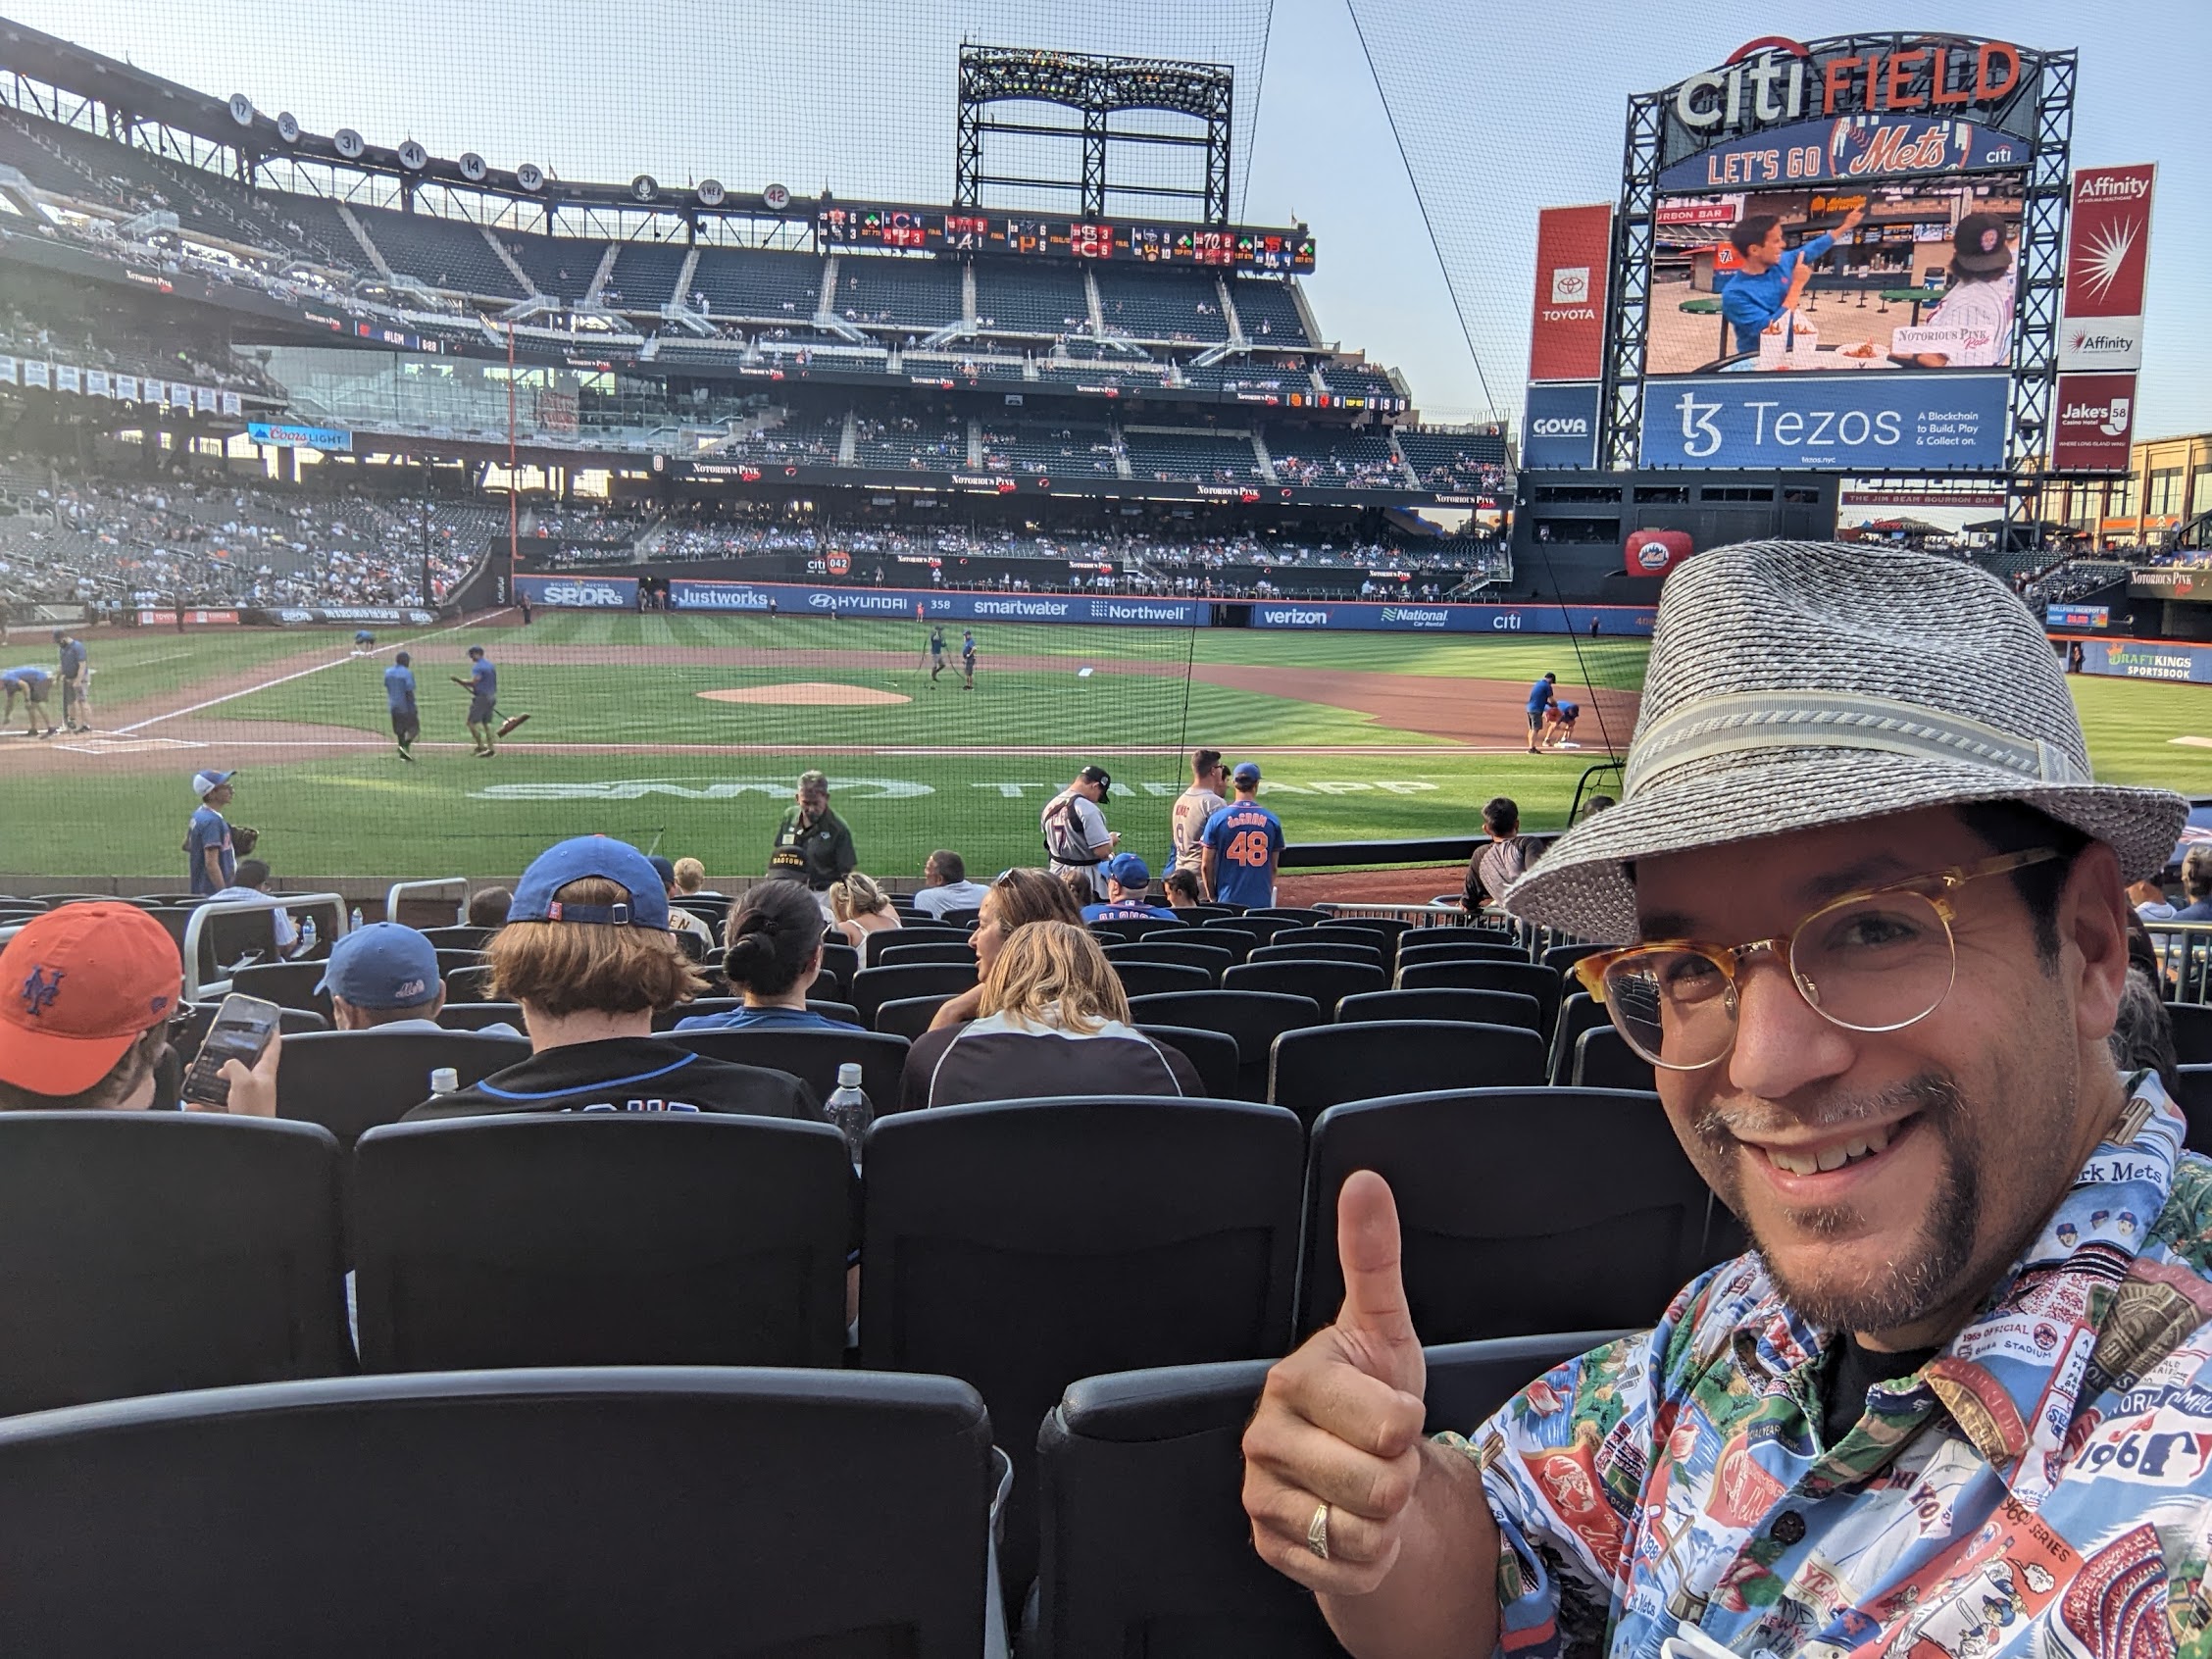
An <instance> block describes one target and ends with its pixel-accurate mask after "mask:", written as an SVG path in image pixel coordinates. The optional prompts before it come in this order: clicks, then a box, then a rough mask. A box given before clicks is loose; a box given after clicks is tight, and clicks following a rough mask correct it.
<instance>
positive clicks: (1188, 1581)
mask: <svg viewBox="0 0 2212 1659" xmlns="http://www.w3.org/2000/svg"><path fill="white" fill-rule="evenodd" d="M1613 1334H1615V1332H1574V1333H1571V1334H1564V1335H1545V1336H1517V1337H1507V1338H1504V1339H1501V1340H1498V1341H1493V1342H1457V1343H1447V1344H1444V1345H1441V1346H1437V1347H1433V1348H1429V1349H1427V1350H1426V1351H1425V1355H1424V1357H1425V1358H1426V1359H1427V1361H1428V1370H1429V1388H1428V1395H1427V1399H1428V1405H1429V1429H1430V1432H1431V1433H1438V1432H1441V1431H1443V1430H1446V1429H1455V1430H1458V1431H1459V1432H1460V1433H1469V1432H1471V1431H1472V1430H1473V1429H1474V1428H1475V1427H1476V1425H1478V1424H1480V1423H1482V1422H1483V1420H1484V1419H1486V1418H1487V1417H1489V1416H1490V1414H1491V1413H1493V1412H1494V1411H1496V1410H1497V1408H1498V1407H1499V1406H1501V1405H1503V1404H1504V1403H1505V1401H1506V1400H1508V1399H1510V1398H1511V1397H1512V1396H1513V1395H1514V1394H1516V1393H1518V1392H1519V1391H1520V1390H1521V1389H1522V1388H1523V1387H1525V1386H1527V1385H1528V1384H1529V1383H1531V1382H1533V1381H1534V1380H1535V1379H1536V1378H1538V1377H1540V1376H1542V1375H1543V1373H1544V1372H1546V1371H1547V1370H1549V1369H1550V1368H1551V1367H1552V1366H1554V1365H1556V1364H1558V1363H1559V1362H1560V1361H1561V1360H1564V1359H1569V1358H1572V1357H1573V1356H1574V1355H1576V1354H1579V1353H1584V1352H1586V1351H1588V1350H1589V1349H1590V1348H1593V1347H1595V1346H1597V1345H1598V1344H1599V1343H1600V1342H1603V1341H1605V1340H1607V1339H1608V1338H1609V1337H1611V1336H1612V1335H1613ZM1272 1363H1273V1362H1272V1361H1269V1360H1236V1361H1230V1362H1227V1363H1223V1364H1216V1365H1182V1366H1168V1367H1162V1368H1160V1369H1158V1370H1153V1371H1129V1372H1122V1373H1119V1374H1117V1375H1112V1376H1106V1377H1089V1378H1084V1379H1083V1380H1081V1382H1078V1383H1071V1384H1069V1386H1068V1389H1067V1392H1066V1393H1065V1394H1064V1395H1063V1396H1062V1397H1061V1400H1060V1403H1059V1405H1058V1406H1057V1407H1055V1408H1054V1409H1053V1411H1052V1412H1051V1413H1050V1414H1049V1415H1048V1416H1047V1417H1046V1418H1045V1420H1044V1424H1043V1427H1042V1428H1041V1430H1040V1431H1039V1433H1038V1434H1037V1494H1038V1510H1039V1544H1040V1549H1039V1558H1038V1573H1037V1596H1036V1603H1035V1617H1034V1620H1033V1624H1032V1626H1031V1628H1027V1629H1025V1631H1024V1636H1025V1642H1024V1651H1025V1652H1027V1653H1035V1654H1048V1655H1050V1659H1129V1656H1130V1655H1131V1654H1142V1655H1144V1656H1145V1659H1342V1654H1343V1649H1342V1648H1341V1647H1339V1646H1338V1645H1337V1644H1336V1640H1335V1638H1334V1637H1333V1636H1332V1634H1330V1631H1329V1627H1328V1625H1327V1624H1325V1623H1324V1622H1323V1620H1322V1617H1321V1614H1320V1612H1319V1610H1318V1609H1317V1608H1316V1607H1315V1605H1314V1599H1313V1597H1312V1596H1311V1595H1310V1594H1309V1593H1307V1592H1306V1591H1305V1590H1303V1589H1300V1588H1299V1587H1298V1586H1297V1585H1296V1584H1292V1583H1291V1582H1290V1581H1289V1580H1288V1579H1285V1578H1284V1577H1283V1576H1282V1574H1280V1573H1278V1572H1277V1571H1275V1569H1274V1568H1272V1567H1270V1566H1269V1565H1268V1564H1267V1563H1266V1562H1264V1561H1262V1560H1261V1559H1260V1557H1259V1555H1258V1554H1257V1553H1256V1552H1255V1551H1254V1550H1253V1548H1252V1536H1251V1528H1250V1523H1249V1522H1248V1521H1247V1520H1246V1519H1245V1515H1244V1505H1243V1498H1242V1487H1243V1479H1244V1461H1243V1457H1242V1442H1243V1438H1244V1427H1245V1425H1246V1423H1247V1422H1249V1421H1250V1419H1251V1416H1252V1409H1253V1407H1254V1405H1255V1404H1256V1403H1257V1402H1258V1400H1259V1396H1260V1388H1261V1385H1262V1384H1263V1383H1265V1382H1266V1381H1267V1374H1268V1370H1269V1367H1270V1365H1271V1364H1272Z"/></svg>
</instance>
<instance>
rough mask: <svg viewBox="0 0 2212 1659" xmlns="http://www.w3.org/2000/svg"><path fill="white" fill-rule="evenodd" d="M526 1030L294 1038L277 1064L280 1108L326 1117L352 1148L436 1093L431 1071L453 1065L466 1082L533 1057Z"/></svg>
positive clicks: (305, 1118) (307, 1118)
mask: <svg viewBox="0 0 2212 1659" xmlns="http://www.w3.org/2000/svg"><path fill="white" fill-rule="evenodd" d="M529 1052H530V1047H529V1044H528V1042H527V1041H525V1040H524V1039H523V1038H521V1037H511V1036H487V1035H483V1034H481V1033H479V1032H477V1031H321V1032H316V1033H314V1034H311V1035H306V1036H297V1037H292V1038H290V1039H288V1040H287V1041H286V1042H285V1044H284V1052H283V1056H282V1058H281V1060H280V1061H279V1063H278V1065H277V1116H278V1117H280V1118H293V1119H297V1120H298V1121H299V1122H301V1123H308V1124H321V1125H322V1126H323V1127H324V1128H325V1129H327V1130H328V1131H330V1132H331V1133H332V1134H334V1135H336V1136H337V1139H338V1145H339V1147H340V1148H341V1149H342V1150H345V1151H351V1150H352V1147H353V1143H354V1142H355V1141H356V1140H359V1139H360V1138H361V1136H362V1135H363V1133H365V1132H366V1131H369V1130H373V1129H375V1128H376V1127H377V1125H378V1124H396V1123H398V1122H399V1120H400V1119H401V1118H403V1117H405V1116H406V1115H407V1114H408V1113H409V1112H411V1111H413V1110H414V1109H415V1108H416V1107H417V1106H420V1105H422V1103H423V1102H424V1101H426V1100H427V1099H429V1097H430V1074H431V1073H432V1072H434V1071H437V1070H438V1069H439V1068H440V1067H448V1066H449V1067H451V1068H452V1069H453V1071H454V1072H455V1074H456V1075H457V1078H458V1081H459V1085H460V1086H461V1087H463V1088H467V1087H468V1086H469V1085H470V1084H471V1083H475V1082H480V1081H482V1080H483V1079H485V1078H488V1077H490V1076H491V1074H492V1073H494V1072H497V1071H503V1070H504V1069H506V1068H507V1067H509V1066H512V1065H514V1064H515V1063H516V1062H517V1061H521V1060H527V1059H528V1058H529Z"/></svg>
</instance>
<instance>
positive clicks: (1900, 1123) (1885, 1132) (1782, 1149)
mask: <svg viewBox="0 0 2212 1659" xmlns="http://www.w3.org/2000/svg"><path fill="white" fill-rule="evenodd" d="M1919 1121H1920V1114H1919V1113H1917V1112H1915V1113H1914V1114H1912V1116H1910V1117H1907V1118H1899V1119H1897V1120H1896V1121H1895V1122H1893V1123H1887V1124H1881V1125H1877V1126H1873V1127H1870V1128H1867V1129H1864V1130H1861V1131H1858V1132H1857V1133H1855V1134H1852V1135H1850V1136H1847V1137H1845V1138H1843V1139H1840V1140H1832V1141H1829V1142H1828V1143H1826V1144H1825V1145H1821V1146H1817V1147H1816V1146H1763V1145H1761V1144H1759V1143H1758V1142H1757V1141H1746V1142H1744V1144H1745V1145H1746V1146H1748V1147H1749V1148H1750V1149H1751V1150H1752V1151H1754V1152H1756V1153H1758V1154H1759V1155H1760V1156H1761V1157H1763V1158H1765V1159H1766V1161H1767V1162H1768V1163H1770V1164H1772V1165H1773V1166H1774V1167H1775V1168H1776V1169H1778V1170H1780V1171H1781V1172H1782V1173H1783V1174H1784V1175H1790V1176H1800V1177H1803V1176H1822V1175H1833V1174H1835V1172H1836V1171H1838V1170H1847V1169H1851V1168H1853V1167H1855V1166H1857V1165H1859V1164H1864V1163H1868V1162H1870V1161H1872V1160H1873V1159H1875V1158H1878V1157H1880V1156H1881V1155H1882V1154H1883V1153H1884V1152H1885V1151H1887V1150H1888V1149H1889V1147H1890V1145H1891V1144H1892V1143H1893V1142H1894V1141H1896V1140H1897V1138H1898V1137H1899V1136H1901V1135H1902V1134H1904V1133H1905V1131H1907V1130H1909V1129H1911V1128H1912V1126H1913V1125H1915V1124H1916V1123H1918V1122H1919Z"/></svg>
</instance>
